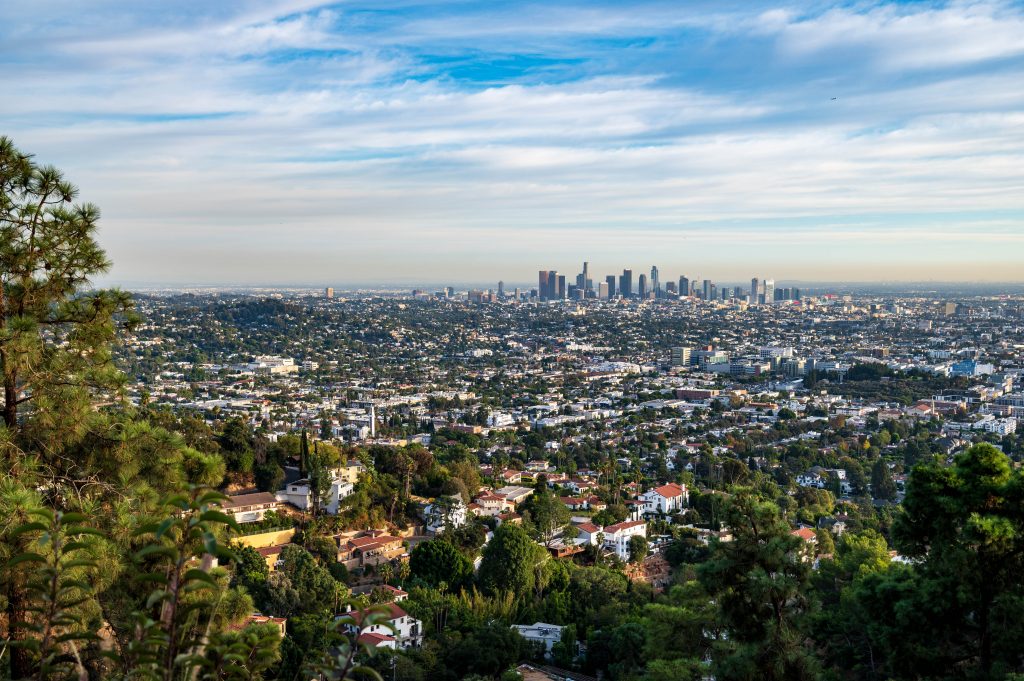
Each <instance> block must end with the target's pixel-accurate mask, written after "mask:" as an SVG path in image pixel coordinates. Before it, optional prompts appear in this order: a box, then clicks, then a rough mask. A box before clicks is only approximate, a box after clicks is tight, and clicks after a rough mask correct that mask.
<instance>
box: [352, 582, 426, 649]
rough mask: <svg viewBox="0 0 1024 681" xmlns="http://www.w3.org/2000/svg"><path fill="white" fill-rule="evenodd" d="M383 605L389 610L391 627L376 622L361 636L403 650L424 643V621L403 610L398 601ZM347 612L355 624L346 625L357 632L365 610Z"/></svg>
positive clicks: (387, 646)
mask: <svg viewBox="0 0 1024 681" xmlns="http://www.w3.org/2000/svg"><path fill="white" fill-rule="evenodd" d="M402 593H405V592H402ZM406 595H408V594H406ZM396 598H397V596H396ZM402 600H404V598H403V599H402ZM383 607H385V608H387V609H388V611H389V612H388V614H387V617H386V619H387V622H388V624H390V625H391V628H388V627H387V626H385V625H384V624H383V623H382V624H374V625H373V626H370V627H366V628H365V629H364V630H363V632H362V634H361V635H360V638H362V637H363V636H368V638H367V639H364V640H368V641H370V642H372V643H373V644H374V645H375V647H378V648H399V649H401V650H406V649H408V648H418V647H419V646H420V644H421V643H423V623H422V622H421V621H419V620H418V619H416V618H415V617H413V616H411V615H410V614H409V613H407V612H406V611H405V610H403V609H402V607H401V606H400V605H398V603H397V602H396V603H384V604H383ZM345 614H346V615H348V616H350V617H352V619H354V620H355V625H351V624H349V625H347V627H346V628H347V629H348V630H349V631H350V632H352V633H355V632H356V631H358V629H359V625H360V624H361V622H362V619H363V611H361V610H350V611H348V612H346V613H345ZM389 639H390V640H389Z"/></svg>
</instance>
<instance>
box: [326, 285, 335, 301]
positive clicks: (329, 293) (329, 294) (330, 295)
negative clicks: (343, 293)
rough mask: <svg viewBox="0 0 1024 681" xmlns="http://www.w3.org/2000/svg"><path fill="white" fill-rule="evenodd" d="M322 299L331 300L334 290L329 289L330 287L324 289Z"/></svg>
mask: <svg viewBox="0 0 1024 681" xmlns="http://www.w3.org/2000/svg"><path fill="white" fill-rule="evenodd" d="M324 297H325V298H327V300H330V299H331V298H333V297H334V289H333V288H331V287H330V286H328V287H327V288H325V289H324Z"/></svg>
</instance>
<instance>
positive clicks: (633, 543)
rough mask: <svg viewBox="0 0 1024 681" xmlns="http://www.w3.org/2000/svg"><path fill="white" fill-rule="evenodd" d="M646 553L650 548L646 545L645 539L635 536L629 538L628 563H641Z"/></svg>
mask: <svg viewBox="0 0 1024 681" xmlns="http://www.w3.org/2000/svg"><path fill="white" fill-rule="evenodd" d="M648 553H650V548H649V547H648V545H647V537H642V536H640V535H635V536H633V537H630V538H629V562H631V563H641V562H643V560H644V558H646V557H647V554H648Z"/></svg>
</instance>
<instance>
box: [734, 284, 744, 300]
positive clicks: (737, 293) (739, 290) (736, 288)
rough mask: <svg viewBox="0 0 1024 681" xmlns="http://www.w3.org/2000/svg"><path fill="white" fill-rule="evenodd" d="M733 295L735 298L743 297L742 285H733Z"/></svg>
mask: <svg viewBox="0 0 1024 681" xmlns="http://www.w3.org/2000/svg"><path fill="white" fill-rule="evenodd" d="M732 297H733V298H735V299H736V300H739V299H741V298H742V297H743V287H742V286H733V288H732Z"/></svg>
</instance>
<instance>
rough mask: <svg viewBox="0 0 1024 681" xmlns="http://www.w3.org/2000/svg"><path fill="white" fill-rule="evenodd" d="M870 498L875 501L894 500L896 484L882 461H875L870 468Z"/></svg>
mask: <svg viewBox="0 0 1024 681" xmlns="http://www.w3.org/2000/svg"><path fill="white" fill-rule="evenodd" d="M871 496H873V497H874V498H875V499H881V500H884V501H893V500H894V499H895V498H896V483H895V482H893V479H892V472H891V471H890V470H889V466H888V465H887V464H886V463H885V460H884V459H881V458H879V459H876V460H875V463H874V465H873V466H872V467H871Z"/></svg>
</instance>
